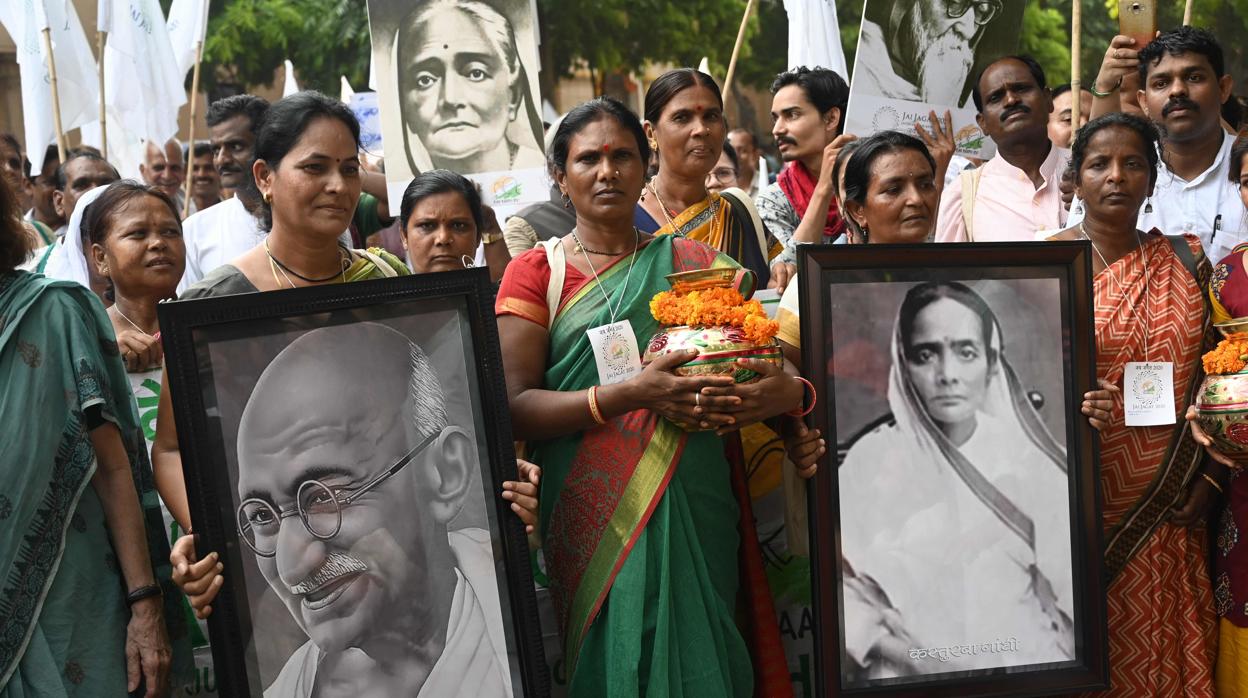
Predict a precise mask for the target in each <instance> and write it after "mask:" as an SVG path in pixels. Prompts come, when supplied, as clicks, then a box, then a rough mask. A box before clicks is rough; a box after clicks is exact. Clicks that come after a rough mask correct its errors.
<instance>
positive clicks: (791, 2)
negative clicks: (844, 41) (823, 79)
mask: <svg viewBox="0 0 1248 698" xmlns="http://www.w3.org/2000/svg"><path fill="white" fill-rule="evenodd" d="M784 11H785V12H786V13H788V15H789V67H790V68H796V67H797V66H799V65H804V66H806V67H808V68H814V67H816V66H818V67H820V68H828V69H830V70H833V71H835V72H836V74H837V75H840V76H841V77H842V78H844V79H845V80H846V81H848V80H849V68H848V66H847V65H846V63H845V49H844V48H842V47H841V25H840V22H838V21H837V19H836V3H835V2H834V0H784Z"/></svg>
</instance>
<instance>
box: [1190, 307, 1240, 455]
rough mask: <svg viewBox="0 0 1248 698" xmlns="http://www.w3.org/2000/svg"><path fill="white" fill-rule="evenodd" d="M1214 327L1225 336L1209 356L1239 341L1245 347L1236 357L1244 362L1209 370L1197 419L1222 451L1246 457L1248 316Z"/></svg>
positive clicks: (1200, 395) (1198, 394) (1197, 397)
mask: <svg viewBox="0 0 1248 698" xmlns="http://www.w3.org/2000/svg"><path fill="white" fill-rule="evenodd" d="M1215 327H1217V328H1218V330H1219V331H1221V332H1222V335H1223V336H1224V337H1226V339H1224V340H1223V341H1222V343H1220V344H1219V345H1218V349H1217V350H1215V351H1214V352H1209V353H1208V354H1206V355H1205V357H1206V359H1208V357H1210V356H1211V355H1213V354H1214V353H1215V352H1218V351H1223V350H1224V347H1226V346H1228V345H1229V344H1230V343H1233V342H1236V341H1240V342H1243V343H1244V345H1243V346H1244V347H1245V349H1244V353H1242V354H1240V355H1239V356H1238V357H1236V358H1238V359H1239V360H1240V361H1241V362H1244V363H1245V365H1244V366H1243V367H1242V368H1240V369H1239V370H1238V371H1237V372H1234V373H1231V372H1226V373H1209V374H1208V375H1207V376H1206V377H1205V381H1204V382H1203V383H1201V385H1200V391H1199V392H1198V393H1197V394H1196V414H1197V415H1198V416H1199V417H1198V420H1197V421H1198V422H1199V424H1200V428H1201V429H1203V430H1204V432H1205V433H1206V434H1208V435H1209V438H1210V439H1212V440H1213V443H1214V447H1215V448H1217V449H1218V450H1219V451H1221V452H1222V453H1225V454H1226V455H1228V456H1231V457H1237V456H1244V455H1248V317H1241V318H1236V319H1234V320H1231V321H1229V322H1220V323H1218V324H1217V325H1215ZM1206 365H1208V362H1207V361H1206Z"/></svg>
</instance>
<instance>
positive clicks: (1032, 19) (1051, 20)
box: [1018, 2, 1070, 87]
mask: <svg viewBox="0 0 1248 698" xmlns="http://www.w3.org/2000/svg"><path fill="white" fill-rule="evenodd" d="M1018 50H1019V52H1020V53H1027V54H1030V55H1031V56H1032V57H1034V58H1035V59H1036V61H1038V62H1039V63H1040V65H1041V67H1043V68H1044V76H1045V79H1046V81H1047V82H1048V84H1049V86H1050V87H1053V86H1056V85H1061V84H1063V83H1067V82H1070V23H1069V22H1067V21H1066V18H1064V17H1062V13H1061V12H1058V11H1057V10H1055V9H1053V8H1048V7H1042V6H1041V5H1040V3H1038V2H1029V3H1027V9H1026V10H1024V11H1023V31H1022V35H1021V37H1020V38H1019V46H1018Z"/></svg>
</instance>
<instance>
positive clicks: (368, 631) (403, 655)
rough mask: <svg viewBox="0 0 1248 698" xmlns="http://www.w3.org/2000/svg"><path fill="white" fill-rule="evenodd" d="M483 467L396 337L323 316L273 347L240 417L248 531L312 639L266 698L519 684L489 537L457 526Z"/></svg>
mask: <svg viewBox="0 0 1248 698" xmlns="http://www.w3.org/2000/svg"><path fill="white" fill-rule="evenodd" d="M343 356H352V357H355V358H356V359H357V360H358V361H359V365H361V366H367V367H370V368H369V369H368V370H367V371H365V372H362V373H353V374H347V373H346V372H344V371H342V370H341V357H343ZM310 377H312V378H311V379H310ZM476 468H477V460H476V448H475V443H474V440H473V439H472V438H471V437H470V436H469V435H468V434H466V433H465V432H464V431H463V430H462V429H460V428H459V427H456V426H451V425H448V423H447V412H446V408H445V404H444V397H443V393H442V389H441V387H440V385H439V382H438V378H437V376H436V374H435V372H434V369H433V367H432V366H431V365H430V362H429V359H428V357H427V356H426V355H425V352H424V351H423V350H421V348H420V347H418V346H416V345H415V344H413V343H411V342H410V341H409V340H408V339H407V338H406V337H405V336H403V335H402V334H400V333H399V332H397V331H395V330H393V329H391V328H389V327H385V326H383V325H379V324H374V323H360V324H355V325H347V326H334V327H325V328H321V329H317V330H313V331H311V332H308V333H307V334H305V335H303V336H301V337H299V338H298V339H296V340H295V341H294V342H292V343H291V344H290V345H289V346H288V347H287V348H286V349H284V350H283V351H282V352H281V353H280V354H278V356H277V358H275V359H274V360H273V362H272V363H270V364H269V366H268V367H267V368H266V369H265V370H264V373H263V374H261V376H260V379H259V381H257V383H256V387H255V389H254V391H253V392H252V395H251V398H250V400H249V401H248V403H247V406H246V408H245V409H244V410H243V415H242V418H241V420H240V423H239V432H238V471H239V478H238V492H239V501H240V504H239V506H238V509H237V515H238V530H239V535H240V537H241V538H242V540H243V541H244V543H245V544H246V545H247V547H248V549H249V550H250V551H251V552H252V553H254V555H255V561H256V564H257V566H258V567H259V569H260V572H261V574H262V575H263V576H264V579H265V580H266V581H267V582H268V584H269V587H271V588H272V590H273V592H274V593H275V594H276V595H277V597H278V598H279V599H281V601H282V602H283V603H284V604H285V605H286V607H287V609H288V610H289V611H290V613H291V615H292V616H293V617H294V620H295V622H296V623H297V624H298V625H299V627H300V628H302V629H303V631H304V632H305V633H307V636H308V641H307V642H306V643H305V644H304V645H303V646H302V647H300V648H299V649H298V650H297V651H295V652H294V653H293V654H292V655H291V656H290V658H289V659H288V660H287V661H286V664H285V666H284V667H283V669H282V670H281V672H280V673H279V674H278V676H277V678H276V679H275V680H273V681H272V683H270V685H269V686H268V688H267V689H266V691H265V695H266V696H273V697H277V696H280V697H281V698H291V697H309V698H310V697H312V696H318V695H327V694H328V693H327V692H328V691H330V690H331V688H332V690H333V691H335V692H334V693H333V695H348V694H350V695H354V696H398V695H403V696H448V695H473V696H510V695H511V680H510V670H509V664H508V661H507V648H506V642H505V639H504V634H503V620H502V614H501V612H500V608H499V596H498V587H497V580H496V577H495V567H494V561H493V555H492V551H491V545H490V539H489V534H488V533H487V532H486V531H484V530H482V529H480V528H456V527H453V526H452V525H451V524H452V523H454V522H456V521H457V519H462V518H465V517H463V516H461V510H462V509H463V504H464V502H465V498H466V497H468V496H469V493H470V492H473V491H475V490H477V489H479V488H480V484H479V482H478V481H476V480H474V479H473V477H472V473H473V472H474V471H475V470H476ZM255 604H256V601H255V599H254V598H253V600H252V605H253V606H254V605H255ZM266 680H267V677H266ZM343 691H345V692H343Z"/></svg>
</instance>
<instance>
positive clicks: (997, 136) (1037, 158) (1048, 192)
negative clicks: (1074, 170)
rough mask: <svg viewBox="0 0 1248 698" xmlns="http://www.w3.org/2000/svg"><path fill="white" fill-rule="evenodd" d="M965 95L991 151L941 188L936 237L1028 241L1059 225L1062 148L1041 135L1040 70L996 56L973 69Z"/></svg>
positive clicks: (1044, 121) (1045, 117)
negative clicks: (993, 151)
mask: <svg viewBox="0 0 1248 698" xmlns="http://www.w3.org/2000/svg"><path fill="white" fill-rule="evenodd" d="M971 97H972V98H973V99H974V101H975V108H976V110H978V112H979V114H978V115H977V116H976V117H975V121H976V123H977V124H979V127H980V129H982V130H983V132H984V133H985V134H987V135H988V136H989V137H991V138H992V140H993V142H994V143H995V144H996V146H997V154H996V155H994V156H993V158H992V159H991V160H989V161H988V162H986V163H984V165H983V166H982V167H980V168H979V169H978V170H968V171H963V172H962V173H961V174H960V175H959V176H958V177H957V178H956V179H954V180H953V181H952V182H950V184H949V186H947V187H945V191H944V193H943V194H942V195H941V197H940V213H939V214H938V216H937V219H936V241H937V242H1016V241H1030V240H1034V239H1035V237H1036V233H1037V232H1039V231H1041V230H1056V229H1061V227H1062V224H1063V223H1065V221H1066V209H1065V207H1064V206H1063V205H1062V194H1061V189H1060V187H1059V184H1060V180H1061V177H1062V172H1063V171H1064V170H1065V169H1066V163H1067V162H1069V160H1070V152H1069V151H1067V150H1065V149H1063V148H1058V147H1057V146H1055V145H1053V143H1052V142H1051V141H1050V140H1049V114H1050V113H1051V112H1052V111H1053V100H1052V99H1050V98H1049V91H1048V88H1047V87H1046V86H1045V80H1044V69H1043V68H1041V67H1040V64H1039V63H1037V62H1036V60H1035V59H1034V58H1032V57H1031V56H1025V55H1024V56H1006V57H1004V58H1000V59H998V60H996V61H994V62H993V63H991V64H989V65H988V67H987V68H985V69H984V72H983V73H981V74H980V76H979V80H978V81H977V82H976V83H975V87H974V89H973V90H972V91H971Z"/></svg>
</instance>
